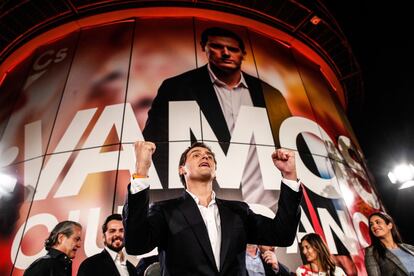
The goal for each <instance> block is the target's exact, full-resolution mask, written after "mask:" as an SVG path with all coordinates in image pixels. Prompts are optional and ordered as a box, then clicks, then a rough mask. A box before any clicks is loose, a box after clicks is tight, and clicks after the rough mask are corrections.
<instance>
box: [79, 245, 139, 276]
mask: <svg viewBox="0 0 414 276" xmlns="http://www.w3.org/2000/svg"><path fill="white" fill-rule="evenodd" d="M127 269H128V272H129V275H137V273H136V270H135V267H134V265H133V264H131V263H130V262H129V261H127ZM77 275H78V276H90V275H92V276H98V275H102V276H105V275H107V276H116V275H118V276H119V272H118V269H117V268H116V266H115V263H114V261H113V260H112V258H111V255H109V253H108V252H107V251H106V250H105V249H104V250H102V252H101V253H98V254H96V255H93V256H91V257H89V258H86V259H85V260H84V261H83V262H82V263H81V265H80V267H79V270H78V274H77Z"/></svg>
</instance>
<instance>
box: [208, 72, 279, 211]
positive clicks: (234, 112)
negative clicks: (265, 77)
mask: <svg viewBox="0 0 414 276" xmlns="http://www.w3.org/2000/svg"><path fill="white" fill-rule="evenodd" d="M207 68H208V72H209V75H210V80H211V82H212V84H213V87H214V91H215V92H216V96H217V98H218V101H219V103H220V107H221V110H222V112H223V114H224V118H225V120H226V123H227V126H228V128H229V131H230V134H232V132H233V129H234V125H235V124H236V121H237V116H238V115H239V110H240V107H241V106H253V101H252V98H251V97H250V92H249V87H248V86H247V83H246V80H245V79H244V77H243V74H242V73H241V72H240V81H239V83H238V84H237V85H236V86H235V87H234V88H229V87H228V86H227V85H226V84H225V83H224V82H222V81H221V80H219V79H218V78H217V77H216V75H215V74H214V72H213V71H212V70H211V68H210V65H207ZM250 144H251V146H250V148H249V152H248V154H247V159H246V160H249V162H248V163H247V164H246V166H245V168H244V171H243V176H242V180H241V192H242V196H243V200H244V201H246V202H247V203H260V204H262V205H264V206H266V207H268V208H270V209H272V210H275V208H276V205H277V200H278V195H277V193H276V191H265V190H264V185H263V180H262V174H261V173H260V165H259V159H258V157H257V152H256V146H255V145H254V144H255V140H254V137H252V139H251V141H250ZM258 183H260V185H258Z"/></svg>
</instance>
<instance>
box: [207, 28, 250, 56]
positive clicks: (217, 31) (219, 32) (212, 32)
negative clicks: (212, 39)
mask: <svg viewBox="0 0 414 276" xmlns="http://www.w3.org/2000/svg"><path fill="white" fill-rule="evenodd" d="M209 36H223V37H230V38H233V39H235V40H236V41H237V42H238V43H239V47H240V49H241V50H242V52H243V53H245V52H246V49H245V46H244V42H243V40H242V39H241V37H240V36H239V35H238V34H236V33H234V32H232V31H230V30H227V29H224V28H220V27H212V28H207V29H205V30H204V31H203V32H202V33H201V41H200V44H201V47H202V48H204V47H205V46H206V44H207V41H208V37H209Z"/></svg>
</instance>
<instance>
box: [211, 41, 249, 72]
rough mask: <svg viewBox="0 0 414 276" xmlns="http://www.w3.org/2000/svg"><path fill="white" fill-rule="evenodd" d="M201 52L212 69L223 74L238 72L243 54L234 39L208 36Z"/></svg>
mask: <svg viewBox="0 0 414 276" xmlns="http://www.w3.org/2000/svg"><path fill="white" fill-rule="evenodd" d="M203 50H204V51H205V52H206V55H207V58H208V62H209V64H210V66H212V67H213V68H216V69H218V70H221V71H223V72H234V71H240V69H241V64H242V61H243V57H244V53H243V51H242V50H241V49H240V46H239V43H238V42H237V40H235V39H234V38H231V37H223V36H209V37H208V40H207V43H206V45H205V47H204V49H203Z"/></svg>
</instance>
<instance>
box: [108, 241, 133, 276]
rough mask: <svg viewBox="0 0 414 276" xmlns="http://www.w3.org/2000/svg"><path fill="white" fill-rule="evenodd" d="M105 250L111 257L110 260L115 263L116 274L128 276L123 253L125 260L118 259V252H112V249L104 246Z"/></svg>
mask: <svg viewBox="0 0 414 276" xmlns="http://www.w3.org/2000/svg"><path fill="white" fill-rule="evenodd" d="M105 250H106V251H107V252H108V253H109V255H111V258H112V260H113V261H114V263H115V266H116V268H117V269H118V272H119V274H120V275H121V276H129V272H128V268H127V265H126V255H125V252H123V254H124V256H125V258H124V260H122V261H121V260H120V259H119V255H118V252H115V251H113V250H112V249H110V248H108V247H107V246H105Z"/></svg>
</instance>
